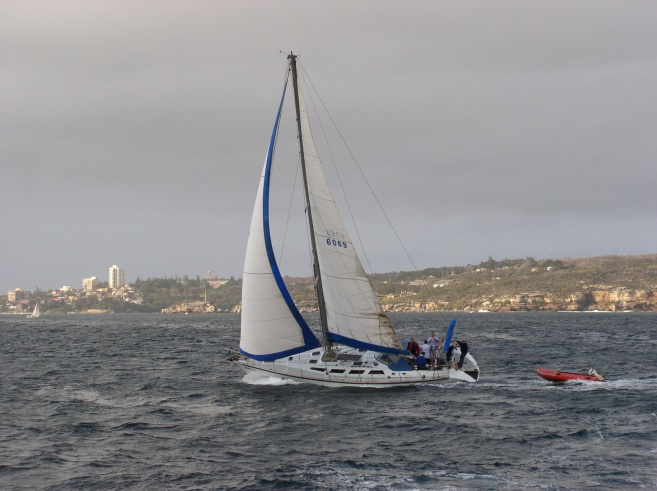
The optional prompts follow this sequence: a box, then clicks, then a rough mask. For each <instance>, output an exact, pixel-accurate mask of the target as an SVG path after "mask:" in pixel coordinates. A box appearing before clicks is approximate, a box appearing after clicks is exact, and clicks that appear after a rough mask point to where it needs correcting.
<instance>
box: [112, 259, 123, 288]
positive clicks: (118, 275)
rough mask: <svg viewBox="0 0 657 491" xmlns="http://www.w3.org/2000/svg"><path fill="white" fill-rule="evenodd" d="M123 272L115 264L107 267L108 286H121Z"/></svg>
mask: <svg viewBox="0 0 657 491" xmlns="http://www.w3.org/2000/svg"><path fill="white" fill-rule="evenodd" d="M123 278H124V272H123V270H122V269H121V268H119V267H118V266H117V265H116V264H115V265H114V266H112V267H111V268H110V269H109V287H110V288H121V287H122V286H123V285H125V281H124V279H123Z"/></svg>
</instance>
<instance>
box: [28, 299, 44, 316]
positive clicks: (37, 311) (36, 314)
mask: <svg viewBox="0 0 657 491" xmlns="http://www.w3.org/2000/svg"><path fill="white" fill-rule="evenodd" d="M40 315H41V312H40V311H39V301H38V300H37V303H36V305H35V306H34V310H33V311H32V313H31V314H28V316H27V317H26V318H27V319H36V318H37V317H39V316H40Z"/></svg>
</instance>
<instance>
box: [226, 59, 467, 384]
mask: <svg viewBox="0 0 657 491" xmlns="http://www.w3.org/2000/svg"><path fill="white" fill-rule="evenodd" d="M288 60H289V66H288V71H287V74H288V79H289V77H290V75H291V77H292V85H293V88H294V103H295V110H296V119H297V134H298V144H299V156H300V164H301V171H302V176H303V185H304V196H305V203H306V217H307V222H308V223H307V226H308V229H309V235H310V242H311V244H310V246H311V249H312V257H313V276H314V280H315V293H316V295H317V301H318V305H319V312H320V315H319V317H320V324H321V342H320V340H319V339H318V337H317V336H316V335H315V333H314V332H313V331H312V330H311V328H310V327H309V326H308V324H307V322H306V320H305V319H304V318H303V316H302V315H301V313H300V311H299V309H298V308H297V306H296V305H295V303H294V301H293V299H292V297H291V295H290V293H289V291H288V289H287V287H286V285H285V283H284V281H283V277H282V274H281V272H280V270H279V266H278V263H277V260H276V257H275V255H274V248H273V246H272V239H271V234H270V232H271V231H270V228H269V227H270V220H269V218H270V215H269V213H270V199H269V197H270V191H271V187H270V184H271V176H272V161H273V154H274V148H275V146H276V139H277V134H278V129H279V123H280V119H281V112H282V108H283V101H284V99H285V93H286V88H287V83H288V82H287V80H286V82H285V85H284V89H283V96H282V98H281V101H280V104H279V108H278V113H277V116H276V120H275V123H274V129H273V132H272V136H271V139H270V142H269V150H268V152H267V157H266V159H265V164H264V168H263V172H262V176H261V179H260V186H259V188H258V193H257V196H256V202H255V206H254V210H253V217H252V221H251V231H250V234H249V240H248V244H247V252H246V259H245V263H244V277H243V284H242V316H241V338H240V349H239V352H235V353H234V355H233V356H231V358H230V360H231V361H233V362H235V363H237V364H238V365H240V366H241V367H242V368H243V369H244V370H245V371H247V372H253V373H257V374H261V375H265V376H272V375H275V376H278V377H282V378H287V379H292V380H297V381H302V382H309V383H314V384H320V385H328V386H362V387H386V386H393V385H408V384H417V383H440V382H450V381H451V382H453V381H464V382H475V381H476V380H477V379H478V377H479V367H478V366H477V363H476V361H475V359H474V358H473V357H472V355H470V354H469V353H468V354H467V355H466V356H465V359H464V362H465V364H464V366H463V367H462V369H456V368H455V367H452V366H438V367H434V368H433V369H430V370H420V369H417V368H416V367H415V366H414V363H413V360H414V358H413V357H412V356H411V354H410V353H409V352H408V351H406V350H405V349H404V347H403V346H402V344H401V343H400V341H399V339H398V337H397V334H396V333H395V330H394V328H393V326H392V323H391V322H390V319H389V318H388V316H387V315H386V314H385V312H384V311H383V309H382V307H381V305H380V302H379V300H378V298H377V296H376V293H375V292H374V290H373V288H372V285H371V283H370V281H369V279H368V277H367V275H366V273H365V270H364V268H363V266H362V264H361V261H360V259H359V258H358V255H357V254H356V250H355V248H354V245H353V242H352V240H351V238H350V236H349V233H348V232H347V229H346V227H345V225H344V223H343V220H342V217H341V216H340V213H339V211H338V208H337V205H336V203H335V201H334V199H333V195H332V193H331V191H330V189H329V185H328V183H327V180H326V176H325V175H324V170H323V168H322V163H321V161H320V159H319V156H318V152H317V149H316V146H315V142H314V139H313V136H312V133H311V129H310V122H309V118H308V113H307V110H306V105H305V102H304V98H303V94H302V92H301V87H300V80H299V77H298V72H297V57H296V56H295V55H293V54H290V55H289V56H288ZM448 346H449V342H448V341H446V343H445V346H444V348H445V349H447V347H448Z"/></svg>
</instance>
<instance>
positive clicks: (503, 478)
mask: <svg viewBox="0 0 657 491" xmlns="http://www.w3.org/2000/svg"><path fill="white" fill-rule="evenodd" d="M394 319H395V321H397V324H398V325H400V326H401V327H399V329H398V331H399V333H400V337H408V336H411V335H413V336H416V337H424V336H426V335H428V333H429V332H430V331H431V330H434V329H435V330H436V331H437V332H438V331H440V332H441V333H442V332H443V331H444V329H445V327H446V326H447V323H448V317H444V316H442V315H437V314H421V315H418V314H406V315H398V316H396V317H394ZM458 319H459V323H458V324H457V334H458V335H459V336H460V335H465V336H466V337H467V338H468V342H469V344H470V348H471V352H472V353H473V355H474V356H475V357H476V359H477V361H478V362H479V364H480V366H481V367H482V377H481V381H480V382H479V383H478V384H472V385H468V384H455V385H447V386H425V387H408V388H394V389H378V390H377V389H355V388H347V389H336V388H324V387H317V386H313V385H306V384H295V383H290V382H283V381H281V380H279V379H266V380H257V379H256V380H248V379H245V377H244V375H243V374H242V373H241V372H240V370H239V369H238V368H237V367H234V366H233V365H231V364H229V363H227V362H226V361H225V360H226V357H227V356H226V349H227V348H229V347H235V346H236V345H237V344H238V339H239V318H238V317H237V316H232V315H216V316H210V315H198V316H195V315H188V316H162V315H146V314H140V315H113V316H111V315H101V316H86V315H60V316H48V315H43V316H42V317H41V318H39V319H35V320H24V319H19V318H18V317H16V316H0V368H1V370H2V381H1V386H0V488H2V489H29V490H33V489H57V490H59V489H149V490H150V489H201V490H206V489H232V490H251V489H264V490H270V489H292V490H306V489H307V490H313V489H319V490H334V489H345V490H438V489H449V490H459V489H491V490H498V489H510V490H516V489H518V490H520V489H523V490H524V489H548V490H561V489H609V490H611V489H655V488H656V487H657V363H656V360H657V356H656V355H655V352H656V351H657V315H655V314H629V313H622V314H621V313H616V314H602V313H599V314H582V313H572V314H547V313H544V314H470V315H465V314H461V315H460V316H459V317H458ZM538 366H545V367H549V368H560V369H564V370H572V371H579V370H580V369H582V370H583V369H588V368H590V367H595V368H596V369H597V370H598V371H599V372H601V373H604V374H605V375H606V376H607V378H608V380H609V381H608V382H607V383H604V384H601V383H594V382H585V383H569V384H565V385H555V384H551V383H548V382H546V381H543V380H542V379H540V378H538V377H537V376H536V375H535V374H534V369H535V368H536V367H538Z"/></svg>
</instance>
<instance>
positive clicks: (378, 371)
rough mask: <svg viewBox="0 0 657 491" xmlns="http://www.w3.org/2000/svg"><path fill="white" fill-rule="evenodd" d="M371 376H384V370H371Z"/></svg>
mask: <svg viewBox="0 0 657 491" xmlns="http://www.w3.org/2000/svg"><path fill="white" fill-rule="evenodd" d="M370 375H383V370H370Z"/></svg>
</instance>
